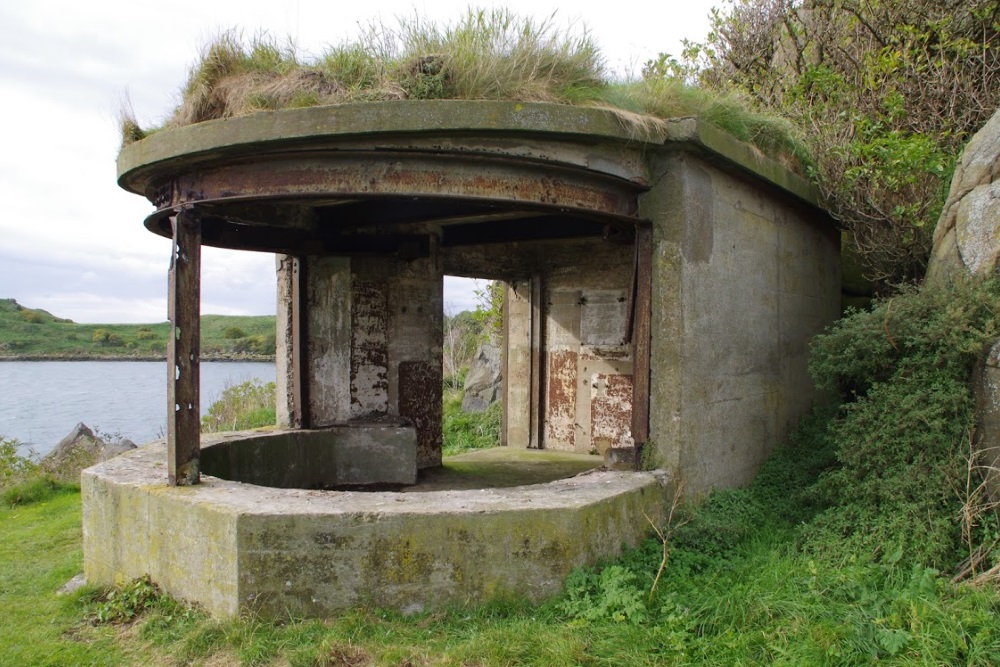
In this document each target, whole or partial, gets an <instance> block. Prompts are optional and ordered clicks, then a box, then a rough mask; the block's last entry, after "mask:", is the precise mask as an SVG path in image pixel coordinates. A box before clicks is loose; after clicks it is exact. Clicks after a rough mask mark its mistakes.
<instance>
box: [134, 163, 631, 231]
mask: <svg viewBox="0 0 1000 667" xmlns="http://www.w3.org/2000/svg"><path fill="white" fill-rule="evenodd" d="M641 189H642V188H641V187H640V186H637V184H636V183H633V182H630V181H626V180H624V179H619V178H616V177H612V176H608V175H606V174H602V173H599V172H596V171H591V170H587V169H581V168H578V167H569V166H566V165H557V164H552V163H547V162H544V161H540V160H525V159H511V158H509V157H504V158H500V157H496V156H481V155H460V154H454V153H408V152H372V151H330V152H327V153H323V154H315V153H312V154H310V153H296V154H284V155H276V156H267V157H265V158H262V159H259V160H255V161H247V160H244V161H241V162H234V163H229V164H225V165H218V166H202V167H200V168H199V169H198V170H197V171H193V172H191V173H186V174H180V175H177V176H176V177H174V179H173V180H172V181H171V182H169V183H164V184H162V185H161V186H159V188H158V189H157V191H156V193H155V194H154V195H153V196H152V197H151V201H152V202H153V203H154V205H156V206H157V207H158V208H160V209H161V210H164V209H167V208H170V207H174V208H175V207H178V206H181V205H184V204H192V203H199V202H205V201H212V202H217V203H218V202H225V201H248V200H257V199H285V200H288V199H298V198H320V197H326V198H356V197H380V196H413V197H444V198H449V199H458V200H467V201H483V202H497V203H501V204H506V205H508V206H509V205H517V204H522V205H526V206H530V207H532V208H538V207H542V208H552V207H554V208H557V209H559V210H561V211H564V212H579V213H584V214H590V215H599V216H608V217H612V218H618V219H622V220H635V219H637V215H638V205H637V198H636V195H637V192H638V191H639V190H641ZM278 226H280V225H278Z"/></svg>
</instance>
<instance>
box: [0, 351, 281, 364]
mask: <svg viewBox="0 0 1000 667" xmlns="http://www.w3.org/2000/svg"><path fill="white" fill-rule="evenodd" d="M166 360H167V356H166V355H164V354H161V355H155V354H134V355H125V354H119V355H99V354H86V353H84V354H0V363H2V362H4V361H166ZM200 361H233V362H238V361H254V362H262V363H271V362H274V355H262V354H206V355H202V356H201V357H200Z"/></svg>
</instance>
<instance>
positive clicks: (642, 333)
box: [629, 225, 653, 454]
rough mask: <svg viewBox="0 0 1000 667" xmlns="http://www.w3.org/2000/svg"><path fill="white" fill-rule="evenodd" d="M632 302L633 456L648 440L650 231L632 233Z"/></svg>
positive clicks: (646, 227)
mask: <svg viewBox="0 0 1000 667" xmlns="http://www.w3.org/2000/svg"><path fill="white" fill-rule="evenodd" d="M635 251H636V254H635V256H636V263H635V300H634V303H633V311H632V326H631V331H630V332H629V333H630V334H631V338H632V341H631V342H632V439H633V440H634V441H635V444H636V449H637V450H638V451H637V454H639V453H641V449H642V445H643V444H644V443H645V442H646V441H647V440H649V365H650V359H649V355H650V345H649V337H650V319H651V317H652V313H651V307H652V299H653V230H652V228H651V227H649V226H646V225H642V226H638V227H636V230H635Z"/></svg>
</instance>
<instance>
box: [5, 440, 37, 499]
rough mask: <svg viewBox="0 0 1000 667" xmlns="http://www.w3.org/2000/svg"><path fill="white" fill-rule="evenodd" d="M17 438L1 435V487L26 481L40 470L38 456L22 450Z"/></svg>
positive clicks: (30, 451)
mask: <svg viewBox="0 0 1000 667" xmlns="http://www.w3.org/2000/svg"><path fill="white" fill-rule="evenodd" d="M21 448H22V445H21V442H20V441H19V440H18V439H17V438H5V437H3V436H0V489H6V488H8V487H9V486H11V485H12V484H17V483H19V482H22V481H24V480H25V479H27V478H28V477H30V476H31V475H32V474H34V473H35V472H36V471H37V470H38V456H37V455H36V454H35V453H34V452H33V451H32V450H30V449H29V450H28V451H27V452H26V453H23V454H22V452H21Z"/></svg>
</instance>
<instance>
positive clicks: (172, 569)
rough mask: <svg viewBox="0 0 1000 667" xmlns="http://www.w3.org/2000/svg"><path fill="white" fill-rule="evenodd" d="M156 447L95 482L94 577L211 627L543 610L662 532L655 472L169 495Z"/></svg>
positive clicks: (87, 533) (109, 468) (226, 487)
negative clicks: (184, 607) (249, 618)
mask: <svg viewBox="0 0 1000 667" xmlns="http://www.w3.org/2000/svg"><path fill="white" fill-rule="evenodd" d="M165 474H166V473H165V450H164V446H163V444H162V443H154V444H152V445H148V446H146V447H143V448H141V449H138V450H135V451H133V452H130V453H128V454H126V455H124V456H121V457H119V458H117V459H113V460H112V461H109V462H107V463H103V464H100V465H98V466H95V467H93V468H90V469H88V470H87V471H85V473H84V475H83V539H84V553H85V557H84V572H85V574H86V577H87V581H89V582H93V583H97V584H112V583H120V582H123V581H127V580H129V579H132V578H135V577H140V576H143V575H146V574H148V575H149V576H150V577H151V578H152V580H153V581H155V582H156V583H157V584H159V585H160V586H162V587H163V588H164V589H165V590H166V591H168V592H170V593H171V594H172V595H175V596H177V597H180V598H182V599H185V600H189V601H192V602H196V603H198V604H200V605H202V606H204V607H205V608H206V609H207V610H208V611H209V612H211V613H212V614H214V615H216V616H232V615H234V614H237V613H239V612H241V611H249V610H252V611H257V612H261V613H264V614H267V615H281V616H284V615H287V614H293V615H306V616H322V615H326V614H329V613H331V612H334V611H336V610H340V609H344V608H347V607H351V606H356V605H380V606H386V607H390V608H396V609H403V610H408V611H412V610H416V609H432V608H441V607H444V606H446V605H451V604H465V603H470V602H477V601H482V600H485V599H488V598H490V597H494V596H505V595H512V596H516V597H525V598H528V599H532V600H539V599H541V598H544V597H546V596H550V595H553V594H555V593H558V592H559V591H560V590H561V588H562V582H563V579H564V578H565V576H566V575H567V574H568V573H569V572H570V570H571V569H572V568H573V567H576V566H578V565H581V564H584V563H594V562H597V561H598V560H601V559H606V558H612V557H614V556H616V555H618V554H619V552H620V550H621V547H622V545H623V544H626V545H631V544H635V543H636V542H637V541H638V540H639V539H641V538H642V537H643V536H644V535H645V533H646V528H647V524H646V521H645V519H643V518H642V517H643V514H644V513H645V514H646V515H648V516H649V518H650V519H651V520H652V521H653V522H655V523H657V524H659V523H660V522H661V521H662V520H663V519H664V515H663V508H664V502H663V501H664V495H663V494H664V489H663V486H662V485H661V482H660V478H658V477H657V476H656V475H654V474H650V473H619V472H595V473H591V474H588V475H584V476H580V477H574V478H571V479H564V480H559V481H555V482H551V483H548V484H540V485H532V486H521V487H513V488H505V489H499V488H498V489H481V490H474V491H428V492H425V493H405V494H400V493H387V492H383V493H363V492H342V491H304V490H283V489H272V488H266V487H260V486H254V485H248V484H240V483H237V482H230V481H225V480H221V479H218V478H214V477H211V476H207V475H206V476H203V478H202V484H200V485H197V486H192V487H168V486H167V485H166V482H165Z"/></svg>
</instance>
